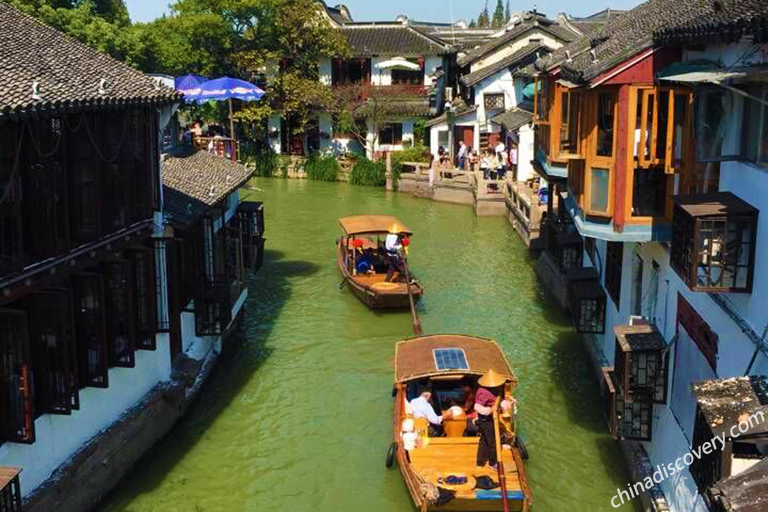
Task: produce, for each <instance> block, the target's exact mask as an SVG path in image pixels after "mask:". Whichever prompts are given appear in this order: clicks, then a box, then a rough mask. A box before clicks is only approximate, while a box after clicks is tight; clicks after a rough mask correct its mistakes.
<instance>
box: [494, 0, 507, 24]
mask: <svg viewBox="0 0 768 512" xmlns="http://www.w3.org/2000/svg"><path fill="white" fill-rule="evenodd" d="M491 26H492V27H493V28H501V27H503V26H504V2H503V1H502V0H496V10H495V11H493V20H492V21H491Z"/></svg>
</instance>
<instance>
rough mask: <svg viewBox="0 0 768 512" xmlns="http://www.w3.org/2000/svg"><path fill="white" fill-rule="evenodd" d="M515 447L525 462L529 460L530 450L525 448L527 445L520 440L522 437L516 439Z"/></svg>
mask: <svg viewBox="0 0 768 512" xmlns="http://www.w3.org/2000/svg"><path fill="white" fill-rule="evenodd" d="M515 445H516V446H517V449H518V450H520V456H521V457H522V458H523V460H528V448H526V447H525V443H523V440H522V439H520V436H518V437H516V438H515Z"/></svg>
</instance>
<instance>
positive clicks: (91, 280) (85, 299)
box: [72, 273, 109, 388]
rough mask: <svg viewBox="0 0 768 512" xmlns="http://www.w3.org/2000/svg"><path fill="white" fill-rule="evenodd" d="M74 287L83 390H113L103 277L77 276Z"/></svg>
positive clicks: (94, 275) (91, 275)
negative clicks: (87, 388) (105, 318)
mask: <svg viewBox="0 0 768 512" xmlns="http://www.w3.org/2000/svg"><path fill="white" fill-rule="evenodd" d="M72 285H73V290H74V295H75V333H76V335H77V350H78V365H77V367H78V374H79V379H78V382H79V385H80V387H81V388H83V387H86V386H90V387H96V388H106V387H109V372H108V366H107V342H106V335H105V324H104V284H103V282H102V278H101V275H100V274H93V273H91V274H80V275H77V276H75V277H73V279H72Z"/></svg>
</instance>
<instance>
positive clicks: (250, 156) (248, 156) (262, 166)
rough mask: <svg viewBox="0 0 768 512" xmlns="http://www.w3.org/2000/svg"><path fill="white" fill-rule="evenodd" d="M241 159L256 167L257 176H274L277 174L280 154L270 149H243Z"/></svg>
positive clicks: (255, 173)
mask: <svg viewBox="0 0 768 512" xmlns="http://www.w3.org/2000/svg"><path fill="white" fill-rule="evenodd" d="M240 160H241V162H242V163H244V164H247V165H249V166H252V167H254V168H255V169H256V171H255V172H254V175H255V176H260V177H262V178H272V177H274V176H275V175H276V174H277V167H278V155H276V154H275V153H274V152H273V151H272V150H270V149H267V150H260V151H258V150H248V149H241V151H240Z"/></svg>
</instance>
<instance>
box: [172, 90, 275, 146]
mask: <svg viewBox="0 0 768 512" xmlns="http://www.w3.org/2000/svg"><path fill="white" fill-rule="evenodd" d="M262 96H264V91H262V90H261V89H259V88H258V87H257V86H255V85H253V84H252V83H250V82H246V81H245V80H238V79H237V78H230V77H228V76H224V77H221V78H216V79H215V80H208V81H207V82H204V83H202V84H201V85H200V92H199V93H198V94H193V95H189V96H186V97H185V99H186V100H187V101H196V102H198V103H205V102H206V101H227V102H229V129H230V135H231V136H232V137H233V138H234V136H235V125H234V121H233V120H232V100H233V99H235V100H241V101H258V100H260V99H261V97H262Z"/></svg>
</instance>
